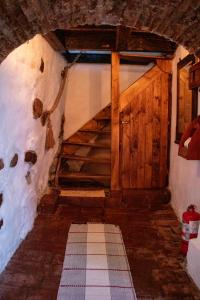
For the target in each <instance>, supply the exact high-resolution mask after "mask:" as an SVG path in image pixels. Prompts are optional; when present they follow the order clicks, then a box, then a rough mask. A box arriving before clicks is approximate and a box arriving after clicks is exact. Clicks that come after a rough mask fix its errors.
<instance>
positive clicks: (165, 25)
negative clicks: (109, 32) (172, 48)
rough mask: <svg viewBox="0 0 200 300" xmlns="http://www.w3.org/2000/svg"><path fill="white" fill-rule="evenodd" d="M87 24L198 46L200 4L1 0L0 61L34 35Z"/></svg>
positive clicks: (181, 0) (191, 0) (192, 0)
mask: <svg viewBox="0 0 200 300" xmlns="http://www.w3.org/2000/svg"><path fill="white" fill-rule="evenodd" d="M87 24H88V25H93V24H94V25H103V24H109V25H120V24H122V25H125V26H129V27H132V28H136V29H137V30H141V29H142V30H146V31H150V32H154V33H157V34H159V35H163V36H165V37H167V38H170V39H171V40H173V41H175V42H177V43H178V44H182V45H184V46H185V47H186V48H188V49H191V50H194V49H197V48H198V47H199V46H200V35H199V32H200V2H199V0H159V1H158V0H142V1H141V0H134V1H133V0H129V1H119V0H84V1H80V0H79V1H78V0H68V1H67V0H2V1H1V2H0V61H2V60H3V59H4V58H5V57H6V56H7V55H8V54H9V52H11V51H12V50H13V49H14V48H16V47H18V46H19V45H20V44H22V43H24V42H25V41H27V40H29V39H31V38H32V37H33V36H34V35H35V34H36V33H41V34H45V33H47V32H49V31H51V30H55V29H67V28H70V27H73V26H78V25H87Z"/></svg>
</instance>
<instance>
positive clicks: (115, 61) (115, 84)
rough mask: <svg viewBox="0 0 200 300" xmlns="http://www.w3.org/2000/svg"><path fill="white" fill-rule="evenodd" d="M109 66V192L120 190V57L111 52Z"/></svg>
mask: <svg viewBox="0 0 200 300" xmlns="http://www.w3.org/2000/svg"><path fill="white" fill-rule="evenodd" d="M111 61H112V64H111V120H112V127H111V190H112V191H115V190H120V177H119V160H120V157H119V155H120V154H119V143H120V140H119V67H120V57H119V54H118V53H116V52H112V59H111Z"/></svg>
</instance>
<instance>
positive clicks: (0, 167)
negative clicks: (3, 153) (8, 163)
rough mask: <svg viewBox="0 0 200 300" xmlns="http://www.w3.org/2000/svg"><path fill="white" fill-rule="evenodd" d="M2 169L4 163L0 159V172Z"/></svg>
mask: <svg viewBox="0 0 200 300" xmlns="http://www.w3.org/2000/svg"><path fill="white" fill-rule="evenodd" d="M3 168H4V162H3V159H2V158H1V159H0V170H2V169H3Z"/></svg>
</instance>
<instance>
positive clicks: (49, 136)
mask: <svg viewBox="0 0 200 300" xmlns="http://www.w3.org/2000/svg"><path fill="white" fill-rule="evenodd" d="M80 56H81V53H80V54H78V55H77V56H76V58H75V59H74V61H73V62H72V63H71V64H68V65H67V66H66V67H65V68H64V69H63V71H62V72H61V78H62V79H61V83H60V87H59V90H58V94H57V96H56V99H55V101H54V103H53V105H52V107H51V109H50V110H48V111H45V112H44V113H43V115H42V124H43V125H45V124H46V123H47V131H46V141H45V149H46V150H49V149H51V148H53V147H54V145H55V138H54V134H53V128H52V123H51V114H53V112H54V111H55V110H56V108H57V107H58V104H59V101H60V99H61V97H62V94H63V91H64V88H65V83H66V80H67V74H68V70H69V68H71V67H72V66H73V65H74V64H75V63H76V62H77V61H78V59H79V57H80Z"/></svg>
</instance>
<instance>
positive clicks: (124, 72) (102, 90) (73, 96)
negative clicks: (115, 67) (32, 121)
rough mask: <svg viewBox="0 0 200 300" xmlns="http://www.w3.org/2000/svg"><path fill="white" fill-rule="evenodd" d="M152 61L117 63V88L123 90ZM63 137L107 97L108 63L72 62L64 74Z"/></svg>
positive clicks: (108, 100)
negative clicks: (65, 90) (128, 63)
mask: <svg viewBox="0 0 200 300" xmlns="http://www.w3.org/2000/svg"><path fill="white" fill-rule="evenodd" d="M151 67H152V65H148V66H133V65H121V66H120V90H121V91H123V90H125V89H126V88H127V87H128V86H129V85H131V84H132V83H133V82H134V81H135V80H137V79H138V78H139V77H141V76H142V75H143V74H144V73H145V72H146V71H147V70H148V69H149V68H151ZM67 84H68V85H67V94H66V95H67V96H66V104H65V128H64V138H65V139H67V138H68V137H69V136H71V135H72V134H73V133H75V132H76V131H77V130H78V129H79V128H81V127H82V126H83V125H84V124H85V123H86V122H87V121H89V120H90V119H92V118H93V117H94V116H95V115H96V114H97V113H98V112H99V111H100V110H102V109H103V108H104V107H105V106H107V105H108V104H109V103H110V101H111V67H110V65H109V64H76V65H74V66H73V67H72V68H71V69H70V71H69V75H68V83H67Z"/></svg>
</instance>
